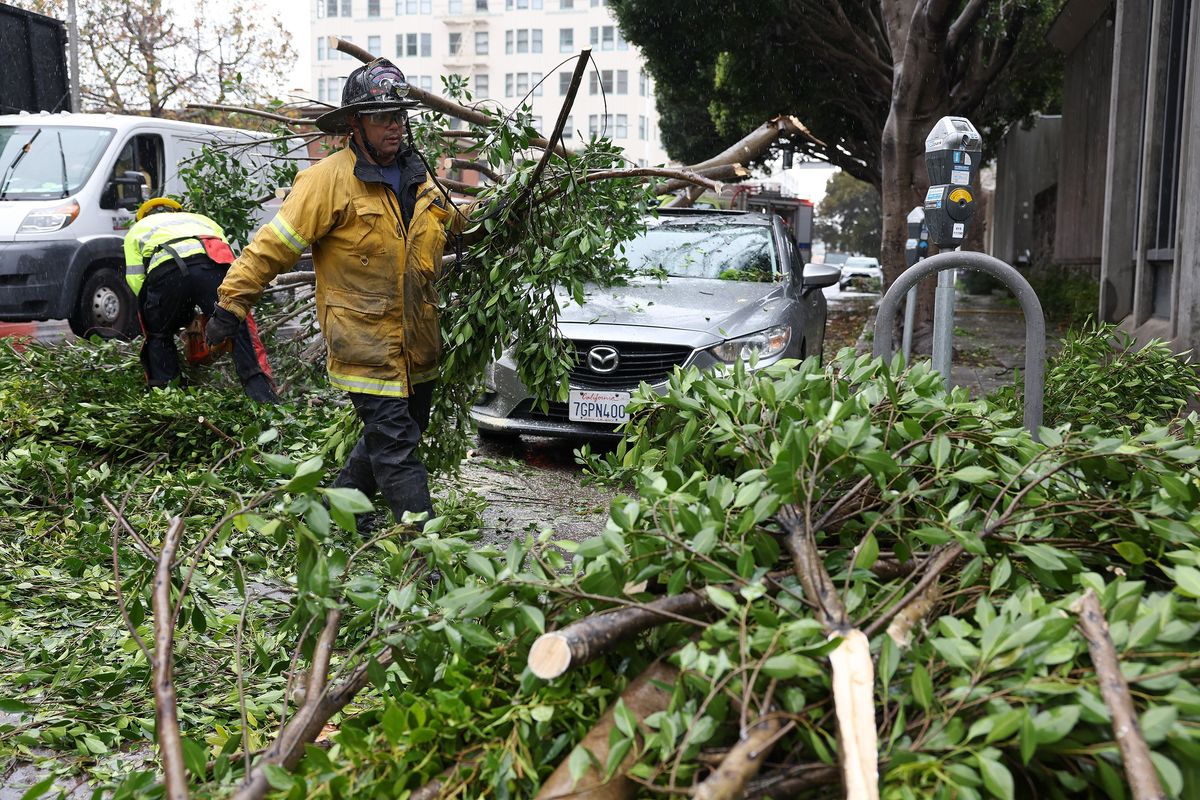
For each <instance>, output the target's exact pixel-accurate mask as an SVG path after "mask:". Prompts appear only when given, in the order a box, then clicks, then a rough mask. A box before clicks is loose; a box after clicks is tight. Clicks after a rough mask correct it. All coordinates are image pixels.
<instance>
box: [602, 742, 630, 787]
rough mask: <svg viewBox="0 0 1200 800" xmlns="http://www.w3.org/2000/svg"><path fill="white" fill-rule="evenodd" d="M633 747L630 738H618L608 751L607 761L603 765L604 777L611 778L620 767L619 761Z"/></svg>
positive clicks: (623, 758) (622, 759)
mask: <svg viewBox="0 0 1200 800" xmlns="http://www.w3.org/2000/svg"><path fill="white" fill-rule="evenodd" d="M632 747H633V739H632V738H623V739H619V740H618V741H617V742H616V743H615V744H614V745H613V746H612V747H611V748H610V749H609V751H608V759H607V763H606V764H605V765H604V774H605V777H607V778H611V777H612V776H613V775H616V774H617V770H618V769H620V768H621V762H622V761H624V760H625V756H626V755H628V754H629V751H630V749H631V748H632Z"/></svg>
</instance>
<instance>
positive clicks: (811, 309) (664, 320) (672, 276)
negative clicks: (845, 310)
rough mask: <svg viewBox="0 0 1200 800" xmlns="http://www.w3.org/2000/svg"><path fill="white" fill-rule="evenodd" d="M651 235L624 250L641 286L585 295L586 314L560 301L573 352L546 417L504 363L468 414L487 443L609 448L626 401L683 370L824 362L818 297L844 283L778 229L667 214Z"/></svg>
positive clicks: (745, 217) (725, 217) (735, 218)
mask: <svg viewBox="0 0 1200 800" xmlns="http://www.w3.org/2000/svg"><path fill="white" fill-rule="evenodd" d="M647 224H648V228H647V230H646V232H645V233H644V234H643V235H641V236H639V237H638V238H635V239H633V240H631V241H629V242H626V243H625V245H624V246H623V250H624V254H625V256H626V257H627V258H628V260H629V266H630V268H631V270H632V271H633V272H634V274H635V277H633V278H631V279H630V280H629V281H628V282H626V283H624V284H622V285H619V286H612V287H606V288H599V287H589V289H588V292H587V295H586V298H585V302H584V303H583V304H582V305H577V304H574V303H572V302H570V300H569V299H568V298H565V297H564V298H560V305H561V307H562V313H561V316H560V319H559V330H560V332H561V333H562V335H563V336H564V337H565V338H567V339H568V340H570V342H571V344H572V345H573V347H574V350H575V366H574V368H573V369H572V370H571V376H570V387H569V389H570V392H569V399H568V401H567V402H565V403H563V402H551V403H550V405H549V409H548V410H543V409H542V408H541V406H540V404H539V403H538V402H537V401H536V398H534V397H533V396H532V395H531V394H530V393H529V391H528V390H527V389H526V388H525V386H524V385H523V384H522V383H521V381H520V380H519V379H518V378H517V373H516V365H515V363H514V362H513V360H512V357H511V355H510V354H509V353H505V354H504V355H503V356H502V357H501V358H500V359H498V360H497V361H496V362H495V363H493V364H492V366H491V368H490V369H489V370H488V374H487V376H486V387H485V388H486V391H485V392H484V394H483V396H482V397H481V398H480V401H479V402H478V403H477V404H476V405H475V406H474V408H473V409H472V417H473V418H474V420H475V422H476V424H477V425H478V426H479V430H480V433H481V434H483V435H485V436H488V435H512V434H521V433H526V434H536V435H541V436H584V437H606V436H613V435H615V433H616V426H617V425H619V424H620V423H622V422H624V421H625V420H626V419H627V414H626V405H627V404H628V402H629V396H630V393H631V392H632V391H633V390H634V389H636V388H637V387H638V386H639V385H640V384H642V383H647V384H649V385H650V386H652V387H653V388H654V389H656V390H659V391H665V388H666V385H667V381H668V379H669V378H670V376H671V373H672V371H673V370H674V369H675V368H676V367H686V366H695V367H697V368H699V369H711V368H715V367H718V366H721V365H728V364H732V363H734V362H735V361H738V360H739V359H741V360H748V359H749V358H750V356H751V354H752V353H757V354H758V361H757V365H758V366H759V367H762V366H766V365H768V364H772V363H774V362H776V361H778V360H780V359H784V358H797V359H803V358H805V357H807V356H810V355H818V356H819V355H820V353H821V346H822V343H823V342H824V338H825V312H826V309H825V296H824V295H823V294H822V292H821V291H820V290H821V289H822V288H824V287H826V286H832V285H834V284H836V283H837V282H838V279H839V277H840V274H841V273H840V270H839V269H838V268H837V267H834V266H828V265H824V264H803V263H802V262H801V261H800V256H799V251H798V250H797V248H796V246H795V245H794V243H793V241H792V238H791V236H790V234H789V233H788V231H787V229H786V228H785V227H784V225H783V223H782V222H781V221H780V220H779V218H778V217H767V216H765V215H762V214H756V213H747V212H714V211H691V210H688V211H672V210H669V209H664V210H662V211H660V212H659V216H658V217H654V218H650V219H648V220H647Z"/></svg>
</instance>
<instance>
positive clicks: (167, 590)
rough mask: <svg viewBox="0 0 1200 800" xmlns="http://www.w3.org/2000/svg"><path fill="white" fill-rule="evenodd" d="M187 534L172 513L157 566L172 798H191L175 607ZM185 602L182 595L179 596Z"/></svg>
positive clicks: (161, 732) (159, 688)
mask: <svg viewBox="0 0 1200 800" xmlns="http://www.w3.org/2000/svg"><path fill="white" fill-rule="evenodd" d="M182 538H183V518H182V517H172V518H171V523H170V525H169V526H168V527H167V534H166V536H164V537H163V543H162V550H161V551H160V552H159V554H158V563H157V564H156V566H155V569H154V589H153V592H152V593H151V598H150V599H151V606H152V608H153V610H154V660H153V667H154V722H155V724H154V729H155V731H156V732H157V734H158V751H159V759H160V760H161V761H162V765H163V786H164V789H165V791H166V796H167V797H168V798H169V800H187V797H188V785H187V773H186V772H185V771H184V767H183V738H182V737H181V736H180V733H179V708H178V705H177V702H176V698H175V682H174V679H173V677H172V674H171V673H172V671H173V669H174V652H173V651H174V647H175V611H176V610H175V609H174V608H172V607H171V563H172V562H173V561H174V560H175V551H176V550H178V549H179V541H180V539H182ZM179 602H180V603H182V602H183V598H182V596H181V597H180V600H179Z"/></svg>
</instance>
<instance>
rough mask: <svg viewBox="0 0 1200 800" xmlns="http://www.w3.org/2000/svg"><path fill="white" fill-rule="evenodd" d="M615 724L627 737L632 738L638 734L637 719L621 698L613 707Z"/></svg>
mask: <svg viewBox="0 0 1200 800" xmlns="http://www.w3.org/2000/svg"><path fill="white" fill-rule="evenodd" d="M613 724H614V725H616V726H617V730H619V731H620V732H621V733H623V734H625V736H627V737H630V738H632V737H633V735H634V733H636V732H637V717H635V716H634V715H633V712H632V711H630V710H629V708H628V706H626V705H625V701H624V700H623V699H621V698H617V702H616V704H615V705H614V706H613Z"/></svg>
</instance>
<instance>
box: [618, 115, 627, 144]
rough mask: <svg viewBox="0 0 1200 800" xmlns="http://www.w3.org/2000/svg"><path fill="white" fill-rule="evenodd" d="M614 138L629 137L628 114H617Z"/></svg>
mask: <svg viewBox="0 0 1200 800" xmlns="http://www.w3.org/2000/svg"><path fill="white" fill-rule="evenodd" d="M615 138H617V139H627V138H629V115H628V114H617V133H616V136H615Z"/></svg>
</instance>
